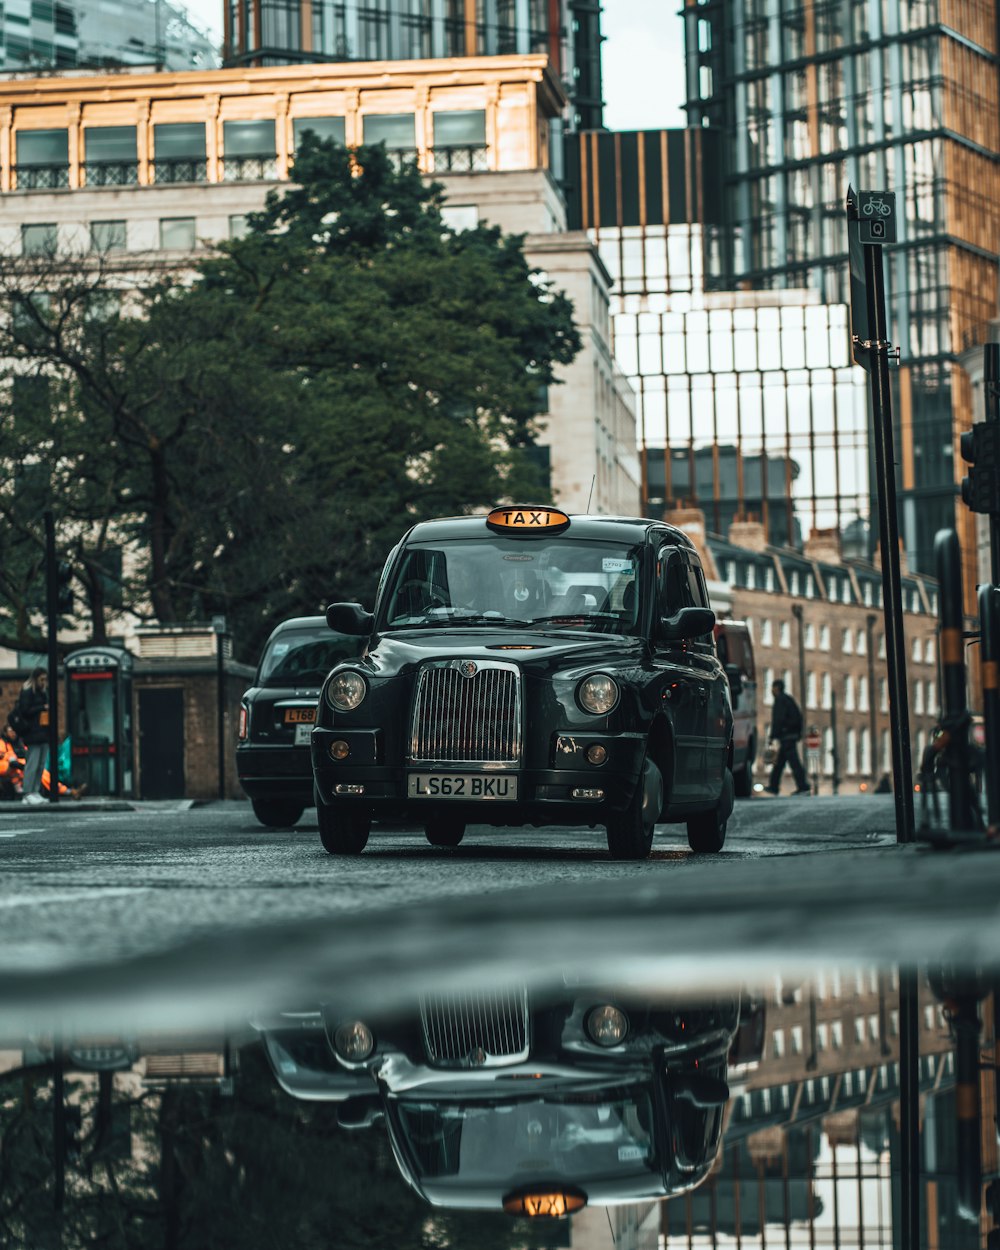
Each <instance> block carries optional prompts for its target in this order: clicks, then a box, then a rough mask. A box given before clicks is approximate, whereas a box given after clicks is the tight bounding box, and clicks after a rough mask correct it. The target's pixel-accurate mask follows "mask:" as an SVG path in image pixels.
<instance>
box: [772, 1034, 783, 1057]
mask: <svg viewBox="0 0 1000 1250" xmlns="http://www.w3.org/2000/svg"><path fill="white" fill-rule="evenodd" d="M771 1045H772V1049H773V1051H774V1057H775V1059H780V1058H781V1057H782V1055H784V1053H785V1031H784V1029H775V1030H774V1032H773V1033H772V1034H771Z"/></svg>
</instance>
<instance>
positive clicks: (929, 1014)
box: [924, 1003, 934, 1029]
mask: <svg viewBox="0 0 1000 1250" xmlns="http://www.w3.org/2000/svg"><path fill="white" fill-rule="evenodd" d="M933 1027H934V1008H933V1007H932V1006H931V1005H930V1004H929V1003H928V1005H927V1006H926V1007H925V1008H924V1028H925V1029H933Z"/></svg>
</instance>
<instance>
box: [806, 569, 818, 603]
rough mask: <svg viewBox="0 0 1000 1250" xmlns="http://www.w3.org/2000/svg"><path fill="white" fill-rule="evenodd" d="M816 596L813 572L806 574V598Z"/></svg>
mask: <svg viewBox="0 0 1000 1250" xmlns="http://www.w3.org/2000/svg"><path fill="white" fill-rule="evenodd" d="M815 597H816V582H815V580H814V579H813V575H812V574H811V573H807V574H806V598H807V599H814V598H815Z"/></svg>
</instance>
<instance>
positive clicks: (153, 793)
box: [139, 687, 184, 799]
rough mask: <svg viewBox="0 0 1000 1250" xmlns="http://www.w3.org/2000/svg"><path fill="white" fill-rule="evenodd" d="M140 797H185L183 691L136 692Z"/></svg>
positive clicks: (154, 689) (152, 689)
mask: <svg viewBox="0 0 1000 1250" xmlns="http://www.w3.org/2000/svg"><path fill="white" fill-rule="evenodd" d="M139 794H140V795H141V797H142V798H144V799H182V798H183V797H184V691H183V690H181V689H167V690H162V689H157V688H156V687H151V688H150V689H148V690H140V691H139Z"/></svg>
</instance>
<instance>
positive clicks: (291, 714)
mask: <svg viewBox="0 0 1000 1250" xmlns="http://www.w3.org/2000/svg"><path fill="white" fill-rule="evenodd" d="M315 719H316V709H315V708H314V707H286V708H285V724H286V725H311V724H312V723H313V721H314V720H315Z"/></svg>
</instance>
